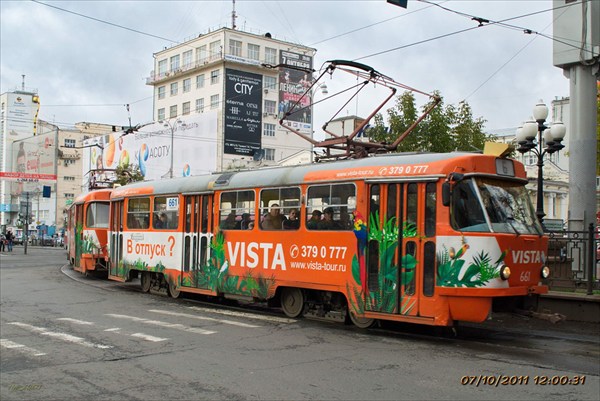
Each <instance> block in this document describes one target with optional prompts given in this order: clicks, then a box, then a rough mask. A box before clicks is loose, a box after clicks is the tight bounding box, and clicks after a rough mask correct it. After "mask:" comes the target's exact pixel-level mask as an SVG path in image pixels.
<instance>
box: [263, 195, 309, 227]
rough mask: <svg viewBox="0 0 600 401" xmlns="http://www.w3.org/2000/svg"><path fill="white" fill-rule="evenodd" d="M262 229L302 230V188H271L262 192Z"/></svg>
mask: <svg viewBox="0 0 600 401" xmlns="http://www.w3.org/2000/svg"><path fill="white" fill-rule="evenodd" d="M260 210H261V222H260V227H261V229H263V230H297V229H299V228H300V220H301V217H300V212H301V209H300V188H298V187H292V188H270V189H263V190H262V191H260Z"/></svg>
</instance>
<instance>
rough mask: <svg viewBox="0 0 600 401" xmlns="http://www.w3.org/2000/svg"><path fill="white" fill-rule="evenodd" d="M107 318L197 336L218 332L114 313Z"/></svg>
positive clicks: (108, 314)
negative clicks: (185, 332)
mask: <svg viewBox="0 0 600 401" xmlns="http://www.w3.org/2000/svg"><path fill="white" fill-rule="evenodd" d="M105 316H111V317H115V318H118V319H128V320H132V321H134V322H140V323H145V324H151V325H154V326H161V327H167V328H170V329H176V330H181V331H187V332H190V333H196V334H215V333H216V331H211V330H204V329H198V328H195V327H189V326H186V325H183V324H179V323H168V322H161V321H160V320H149V319H143V318H140V317H135V316H128V315H119V314H113V313H107V314H106V315H105Z"/></svg>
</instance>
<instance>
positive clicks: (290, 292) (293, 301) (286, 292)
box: [281, 288, 304, 317]
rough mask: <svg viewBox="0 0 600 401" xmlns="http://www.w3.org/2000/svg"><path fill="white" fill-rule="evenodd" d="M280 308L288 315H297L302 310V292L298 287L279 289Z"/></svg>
mask: <svg viewBox="0 0 600 401" xmlns="http://www.w3.org/2000/svg"><path fill="white" fill-rule="evenodd" d="M281 309H283V313H285V315H286V316H288V317H298V316H300V315H301V314H302V311H303V310H304V293H303V292H302V290H301V289H299V288H284V289H283V290H282V291H281Z"/></svg>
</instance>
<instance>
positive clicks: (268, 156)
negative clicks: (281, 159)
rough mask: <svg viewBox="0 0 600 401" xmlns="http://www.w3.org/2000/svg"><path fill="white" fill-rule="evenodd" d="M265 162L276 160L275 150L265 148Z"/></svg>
mask: <svg viewBox="0 0 600 401" xmlns="http://www.w3.org/2000/svg"><path fill="white" fill-rule="evenodd" d="M264 151H265V160H271V161H273V160H275V149H269V148H264Z"/></svg>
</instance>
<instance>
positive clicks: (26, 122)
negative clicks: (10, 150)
mask: <svg viewBox="0 0 600 401" xmlns="http://www.w3.org/2000/svg"><path fill="white" fill-rule="evenodd" d="M7 103H8V105H7V107H6V116H5V120H6V126H5V127H6V132H7V133H8V136H7V138H8V139H10V140H11V141H17V140H19V139H24V138H29V137H30V136H33V135H34V120H35V119H36V113H37V110H38V106H39V104H38V103H34V101H33V96H32V95H30V94H24V93H9V94H8V95H7Z"/></svg>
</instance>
